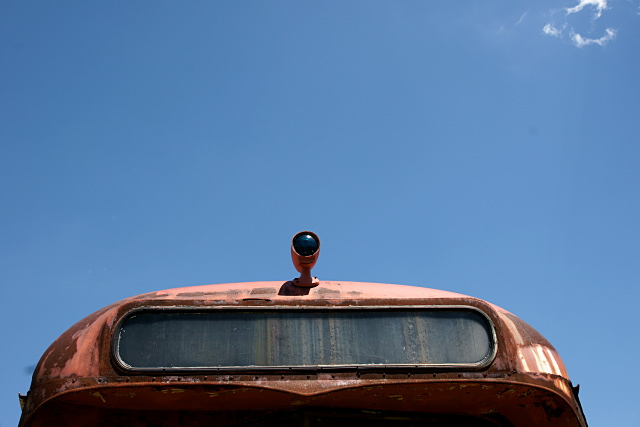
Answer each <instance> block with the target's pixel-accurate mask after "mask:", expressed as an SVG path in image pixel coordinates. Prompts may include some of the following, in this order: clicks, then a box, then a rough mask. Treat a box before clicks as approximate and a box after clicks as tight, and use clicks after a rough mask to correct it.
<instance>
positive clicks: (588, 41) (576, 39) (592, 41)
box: [542, 0, 617, 47]
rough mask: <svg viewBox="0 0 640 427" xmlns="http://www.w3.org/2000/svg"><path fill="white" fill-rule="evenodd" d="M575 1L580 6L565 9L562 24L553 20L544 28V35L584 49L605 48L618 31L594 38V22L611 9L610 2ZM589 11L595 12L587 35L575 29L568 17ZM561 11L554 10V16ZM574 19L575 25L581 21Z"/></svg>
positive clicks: (608, 31) (612, 30) (611, 31)
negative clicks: (585, 47) (596, 46)
mask: <svg viewBox="0 0 640 427" xmlns="http://www.w3.org/2000/svg"><path fill="white" fill-rule="evenodd" d="M575 1H577V2H578V4H576V5H575V6H573V7H568V8H564V13H563V14H562V15H563V18H562V21H561V23H560V24H559V23H558V22H557V20H556V21H555V22H554V21H553V20H552V21H550V22H548V23H547V24H546V25H545V26H544V27H543V28H542V33H543V34H545V35H547V36H552V37H556V38H559V39H564V40H567V41H570V42H571V43H572V44H573V45H574V46H576V47H584V46H589V45H598V46H604V45H606V44H607V43H609V42H610V41H611V40H613V39H614V38H615V37H616V33H617V30H616V29H613V28H607V29H605V30H604V35H602V36H601V37H599V38H597V37H593V32H594V29H593V26H594V21H595V20H597V19H599V18H600V17H602V15H603V13H604V12H605V11H606V10H608V9H609V6H608V4H607V1H608V0H575ZM587 10H593V11H594V12H593V15H592V18H591V24H590V29H589V30H588V31H587V33H586V34H585V33H580V32H578V31H576V30H575V29H574V27H573V26H572V25H570V24H569V21H568V19H569V18H568V17H569V15H574V14H578V13H580V12H583V11H585V13H586V12H587ZM559 11H560V10H557V9H556V10H555V11H554V10H552V11H551V14H552V15H553V14H554V13H556V14H557V12H559ZM581 16H584V15H581ZM572 19H573V23H575V22H576V21H575V20H576V19H578V20H580V19H579V18H572ZM583 23H584V21H583Z"/></svg>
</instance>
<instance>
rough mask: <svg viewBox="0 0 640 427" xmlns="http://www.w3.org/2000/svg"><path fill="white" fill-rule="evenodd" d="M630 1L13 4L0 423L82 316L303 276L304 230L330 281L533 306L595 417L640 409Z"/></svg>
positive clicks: (3, 173) (4, 117) (633, 414)
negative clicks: (300, 247) (133, 299)
mask: <svg viewBox="0 0 640 427" xmlns="http://www.w3.org/2000/svg"><path fill="white" fill-rule="evenodd" d="M639 13H640V1H638V0H630V1H627V0H608V1H605V0H591V1H589V0H582V2H581V1H580V0H570V1H569V0H567V1H547V0H544V1H535V2H534V1H511V2H504V1H485V2H439V3H435V2H419V1H397V2H391V1H384V2H380V1H369V0H368V1H349V2H343V1H340V2H337V1H325V2H310V1H297V2H285V1H274V2H258V1H245V2H204V1H203V2H199V1H192V2H180V3H179V2H171V1H157V2H122V1H121V2H118V1H114V2H96V1H92V2H86V1H75V2H68V1H58V2H44V1H33V2H18V1H5V2H2V3H1V4H0V165H1V167H0V182H2V185H1V186H0V200H2V204H1V205H0V220H1V221H0V224H2V225H1V226H0V286H2V292H3V294H4V297H3V302H4V304H3V306H4V308H3V310H1V311H0V325H1V326H0V340H1V342H2V343H4V344H3V347H2V349H3V351H1V352H0V369H1V373H2V378H3V387H2V388H1V390H0V425H1V426H2V427H7V426H15V425H16V424H17V422H18V418H19V405H18V399H17V393H18V392H22V393H26V392H27V390H28V389H29V383H30V374H31V369H32V368H33V366H34V365H35V364H36V363H37V361H38V359H39V357H40V355H41V354H42V353H43V352H44V350H45V349H46V348H47V346H48V345H49V344H50V343H51V342H52V341H53V340H54V339H55V338H57V337H58V336H59V335H60V334H61V333H62V332H64V331H65V330H66V329H67V328H68V327H69V326H71V325H72V324H73V323H75V322H76V321H77V320H79V319H81V318H82V317H84V316H86V315H88V314H89V313H91V312H93V311H95V310H97V309H99V308H101V307H103V306H105V305H108V304H110V303H111V302H114V301H117V300H119V299H122V298H125V297H128V296H131V295H136V294H140V293H144V292H149V291H154V290H158V289H166V288H173V287H179V286H190V285H199V284H208V283H225V282H238V281H254V280H283V281H284V280H289V279H291V278H292V277H294V275H295V271H294V269H293V267H292V265H291V262H290V258H289V252H288V251H289V247H288V245H289V241H290V239H291V237H292V236H293V234H295V233H296V232H297V231H300V230H303V229H310V230H313V231H315V232H316V233H317V234H318V235H319V236H320V238H321V239H322V243H323V248H322V254H321V257H320V260H319V261H318V264H317V266H316V268H315V269H314V273H315V274H316V275H318V276H319V277H320V278H321V279H325V280H352V281H371V282H382V283H401V284H407V285H415V286H427V287H433V288H438V289H446V290H450V291H454V292H460V293H465V294H469V295H473V296H477V297H480V298H483V299H486V300H488V301H491V302H493V303H495V304H498V305H500V306H502V307H504V308H506V309H507V310H510V311H512V312H513V313H515V314H517V315H519V316H520V317H522V318H523V319H524V320H526V321H527V322H529V323H530V324H531V325H533V326H534V327H536V328H537V329H538V330H539V331H540V332H542V333H543V334H544V335H545V336H546V337H547V338H548V339H549V340H550V341H551V342H552V343H553V344H554V345H555V346H556V348H557V349H558V351H559V352H560V354H561V355H562V356H563V359H564V361H565V363H566V364H567V367H568V370H569V374H570V375H571V379H572V380H573V382H574V383H579V384H581V385H582V388H581V399H582V403H583V406H584V409H585V412H586V415H587V419H588V421H589V423H590V425H591V426H605V425H606V426H612V425H626V426H630V425H638V421H639V418H638V415H637V402H638V400H639V398H640V393H639V392H638V388H637V384H638V382H639V381H640V378H639V377H638V370H637V369H636V368H635V366H636V355H637V354H638V352H639V351H640V344H639V343H638V340H637V338H633V337H634V336H636V335H637V334H635V333H633V332H632V331H633V329H635V328H637V327H638V326H639V325H638V320H637V318H636V317H635V315H634V311H635V310H636V309H637V304H638V302H639V301H638V300H639V298H638V297H639V295H640V291H639V290H638V277H639V276H640V271H639V270H640V269H639V267H638V266H639V263H638V259H639V255H640V245H639V243H638V242H640V232H639V228H638V219H639V218H640V199H639V195H638V189H639V185H640V169H639V167H638V165H639V164H640V141H639V140H638V135H639V134H640V120H639V119H638V112H639V111H640V83H639V80H638V76H639V75H640V73H639V71H640V56H639V55H638V52H640V14H639ZM247 253H249V254H250V256H247ZM609 364H610V365H609Z"/></svg>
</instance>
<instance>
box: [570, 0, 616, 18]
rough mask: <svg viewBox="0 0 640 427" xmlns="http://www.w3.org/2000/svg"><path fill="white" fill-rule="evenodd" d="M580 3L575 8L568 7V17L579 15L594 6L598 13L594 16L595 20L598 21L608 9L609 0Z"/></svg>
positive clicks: (582, 0)
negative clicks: (574, 14) (588, 7)
mask: <svg viewBox="0 0 640 427" xmlns="http://www.w3.org/2000/svg"><path fill="white" fill-rule="evenodd" d="M578 1H579V3H578V4H577V5H575V6H573V7H568V8H566V9H565V10H566V11H567V15H571V14H572V13H578V12H580V11H581V10H582V9H584V8H585V7H587V6H594V7H595V8H596V13H595V15H593V19H598V18H600V17H601V16H602V12H603V11H604V10H606V9H608V8H607V0H578Z"/></svg>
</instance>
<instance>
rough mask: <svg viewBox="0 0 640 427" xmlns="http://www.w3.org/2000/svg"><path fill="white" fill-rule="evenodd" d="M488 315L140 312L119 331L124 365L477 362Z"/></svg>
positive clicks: (487, 338) (489, 337)
mask: <svg viewBox="0 0 640 427" xmlns="http://www.w3.org/2000/svg"><path fill="white" fill-rule="evenodd" d="M493 348H494V342H493V334H492V332H491V327H490V325H489V323H488V321H487V319H486V318H485V317H484V316H483V315H481V314H480V313H478V312H477V311H474V310H467V309H433V308H427V309H420V308H418V309H403V310H393V309H386V310H383V309H380V310H378V309H375V310H328V309H326V310H307V309H305V310H286V309H278V310H211V311H171V310H157V311H145V312H140V313H137V314H134V315H132V316H130V317H129V318H127V319H126V320H125V321H124V322H123V323H122V325H121V327H120V330H119V331H118V337H117V340H116V353H117V355H118V356H119V358H120V361H121V362H122V363H123V364H124V365H125V366H126V367H128V368H132V369H136V368H140V369H154V368H224V367H276V366H277V367H306V366H310V367H313V366H332V365H349V366H363V365H450V364H468V365H478V364H481V363H482V362H484V361H486V360H487V359H488V358H490V357H491V355H492V352H493Z"/></svg>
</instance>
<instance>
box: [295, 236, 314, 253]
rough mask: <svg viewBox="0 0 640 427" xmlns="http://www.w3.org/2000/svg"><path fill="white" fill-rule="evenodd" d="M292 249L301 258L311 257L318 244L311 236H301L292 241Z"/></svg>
mask: <svg viewBox="0 0 640 427" xmlns="http://www.w3.org/2000/svg"><path fill="white" fill-rule="evenodd" d="M293 249H295V251H296V252H297V253H298V255H302V256H311V255H313V254H315V253H316V252H317V250H318V242H317V241H316V239H314V238H313V236H312V235H311V234H301V235H299V236H296V238H295V239H294V240H293Z"/></svg>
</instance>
